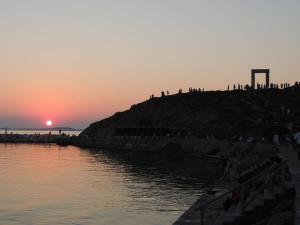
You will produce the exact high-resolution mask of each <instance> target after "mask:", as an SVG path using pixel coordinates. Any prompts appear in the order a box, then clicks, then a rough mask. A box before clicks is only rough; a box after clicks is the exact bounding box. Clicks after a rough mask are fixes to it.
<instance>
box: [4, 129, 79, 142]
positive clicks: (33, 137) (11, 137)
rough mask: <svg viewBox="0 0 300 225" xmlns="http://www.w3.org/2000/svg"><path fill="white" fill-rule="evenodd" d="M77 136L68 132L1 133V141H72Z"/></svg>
mask: <svg viewBox="0 0 300 225" xmlns="http://www.w3.org/2000/svg"><path fill="white" fill-rule="evenodd" d="M74 138H75V136H70V135H66V134H51V132H50V133H48V134H38V133H37V134H13V133H11V134H0V143H56V144H61V145H65V144H66V143H71V142H72V141H71V140H72V139H74Z"/></svg>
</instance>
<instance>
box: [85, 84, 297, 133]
mask: <svg viewBox="0 0 300 225" xmlns="http://www.w3.org/2000/svg"><path fill="white" fill-rule="evenodd" d="M299 100H300V88H299V87H295V86H293V87H290V88H288V89H263V90H255V91H254V90H251V91H250V90H248V91H245V90H233V91H208V92H199V91H192V92H189V93H178V94H175V95H170V96H164V97H159V98H151V99H149V100H147V101H145V102H142V103H139V104H136V105H133V106H131V108H130V109H129V110H127V111H124V112H118V113H116V114H114V115H113V116H111V117H109V118H107V119H104V120H101V121H98V122H95V123H93V124H91V125H90V126H89V127H88V128H87V129H85V130H84V131H83V132H82V135H87V136H90V137H93V136H95V135H96V134H97V132H98V131H99V130H100V129H115V128H126V127H135V128H136V127H165V128H184V129H186V130H187V132H188V134H189V135H192V136H204V135H214V136H216V137H219V138H229V137H232V136H239V135H255V136H256V135H268V134H272V133H273V132H277V133H285V132H288V127H289V126H291V125H292V124H294V125H295V124H300V119H299V116H300V101H299Z"/></svg>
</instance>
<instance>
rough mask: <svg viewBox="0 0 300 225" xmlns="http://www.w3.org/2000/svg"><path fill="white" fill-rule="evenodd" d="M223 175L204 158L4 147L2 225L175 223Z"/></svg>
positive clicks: (0, 155) (0, 157)
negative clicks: (219, 175)
mask: <svg viewBox="0 0 300 225" xmlns="http://www.w3.org/2000/svg"><path fill="white" fill-rule="evenodd" d="M212 168H214V169H212ZM219 173H220V168H219V167H212V166H211V162H210V163H209V162H207V161H204V160H200V159H191V158H183V157H170V156H158V155H153V154H144V153H139V154H137V153H128V152H127V153H121V152H108V151H100V152H95V151H92V150H83V149H80V148H77V147H64V148H61V147H58V146H56V145H30V144H28V145H25V144H24V145H23V144H18V145H5V144H0V181H1V186H0V224H3V225H4V224H5V225H10V224H14V225H21V224H22V225H27V224H28V225H29V224H30V225H46V224H47V225H53V224H58V225H60V224H61V225H71V224H72V225H73V224H76V225H80V224H82V225H102V224H103V225H152V224H153V225H154V224H155V225H160V224H161V225H164V224H172V223H173V222H174V221H175V220H176V219H177V218H178V217H179V216H180V215H181V214H182V213H183V212H184V211H185V210H186V209H187V208H188V207H189V206H190V205H191V204H192V203H193V202H194V201H196V200H197V199H198V197H199V196H201V195H202V194H203V192H204V191H205V189H206V188H207V187H208V186H209V184H211V183H212V182H213V181H214V179H215V178H216V177H217V176H218V174H219Z"/></svg>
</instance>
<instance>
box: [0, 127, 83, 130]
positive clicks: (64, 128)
mask: <svg viewBox="0 0 300 225" xmlns="http://www.w3.org/2000/svg"><path fill="white" fill-rule="evenodd" d="M0 130H12V131H20V130H24V131H26V130H28V131H29V130H30V131H32V130H39V131H60V130H61V131H83V129H76V128H71V127H52V128H9V127H1V128H0Z"/></svg>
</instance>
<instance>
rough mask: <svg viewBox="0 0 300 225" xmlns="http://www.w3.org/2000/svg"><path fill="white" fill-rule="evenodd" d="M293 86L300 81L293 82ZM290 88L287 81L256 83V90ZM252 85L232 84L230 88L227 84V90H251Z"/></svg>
mask: <svg viewBox="0 0 300 225" xmlns="http://www.w3.org/2000/svg"><path fill="white" fill-rule="evenodd" d="M293 87H294V88H300V82H295V83H294V86H293ZM288 88H291V84H289V83H281V84H275V83H271V84H270V85H269V86H267V85H266V84H260V83H257V84H256V90H264V89H282V90H284V89H288ZM251 89H252V87H250V86H249V85H248V84H246V85H242V84H234V85H233V86H232V89H230V85H228V86H227V91H230V90H246V91H247V90H251Z"/></svg>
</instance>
